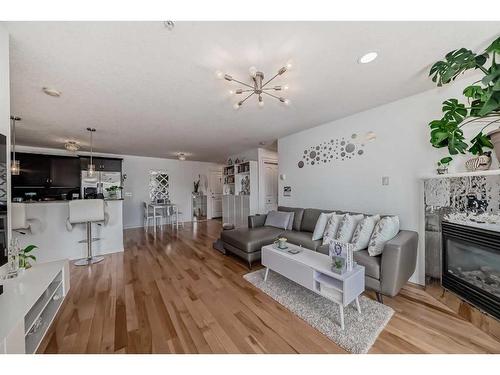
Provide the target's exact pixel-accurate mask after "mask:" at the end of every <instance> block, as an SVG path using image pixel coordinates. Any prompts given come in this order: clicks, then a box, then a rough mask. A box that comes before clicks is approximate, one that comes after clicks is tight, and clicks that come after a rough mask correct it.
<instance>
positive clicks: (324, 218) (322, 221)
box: [312, 212, 335, 241]
mask: <svg viewBox="0 0 500 375" xmlns="http://www.w3.org/2000/svg"><path fill="white" fill-rule="evenodd" d="M333 215H335V212H331V213H324V212H322V213H321V214H320V215H319V218H318V221H317V222H316V226H315V227H314V232H313V235H312V240H313V241H316V240H321V239H322V238H323V233H325V228H326V224H328V220H330V218H331V217H332V216H333Z"/></svg>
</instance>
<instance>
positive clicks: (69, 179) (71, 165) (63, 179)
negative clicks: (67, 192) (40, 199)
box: [12, 153, 80, 188]
mask: <svg viewBox="0 0 500 375" xmlns="http://www.w3.org/2000/svg"><path fill="white" fill-rule="evenodd" d="M16 159H18V160H19V163H20V165H21V173H20V174H19V175H18V176H12V186H13V187H61V188H62V187H64V188H66V187H67V188H74V187H78V186H80V162H79V160H78V158H76V157H67V156H54V155H40V154H25V153H16Z"/></svg>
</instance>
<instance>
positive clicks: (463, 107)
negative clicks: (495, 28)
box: [429, 37, 500, 160]
mask: <svg viewBox="0 0 500 375" xmlns="http://www.w3.org/2000/svg"><path fill="white" fill-rule="evenodd" d="M499 58H500V37H499V38H497V39H496V40H495V41H493V43H491V45H490V46H489V47H488V48H486V50H485V51H483V52H481V53H474V52H472V51H471V50H468V49H466V48H460V49H458V50H455V51H451V52H449V53H448V54H447V55H446V56H445V58H444V60H442V61H438V62H436V63H435V64H434V65H433V66H432V67H431V70H430V72H429V76H430V77H432V81H433V82H436V84H437V85H438V86H442V85H446V84H448V83H450V82H452V81H453V80H455V78H457V77H458V76H459V75H460V74H462V73H464V72H465V71H468V70H476V71H479V72H481V74H482V78H481V79H480V80H478V81H476V82H474V83H473V84H472V85H470V86H467V87H466V88H465V89H464V91H463V96H464V97H463V98H461V99H460V100H459V99H454V98H452V99H448V100H445V101H444V102H443V107H442V112H443V117H442V118H441V119H439V120H433V121H431V122H430V123H429V127H430V129H431V139H430V142H431V144H432V146H433V147H436V148H442V147H447V148H448V151H449V153H450V155H457V154H465V153H466V152H470V153H472V154H474V155H481V154H483V152H484V149H485V148H486V149H488V148H493V144H492V142H491V139H490V137H489V136H488V135H487V134H485V133H484V131H485V129H486V128H487V127H488V126H490V125H492V124H495V123H500V62H497V60H498V59H499ZM471 123H482V124H483V125H484V126H483V127H482V129H481V130H480V131H479V133H477V134H476V135H475V136H474V137H473V138H472V139H471V140H470V141H467V140H466V139H465V137H464V132H463V127H464V126H465V125H467V124H471ZM449 158H450V156H447V157H446V158H443V159H442V160H444V159H446V160H450V159H449Z"/></svg>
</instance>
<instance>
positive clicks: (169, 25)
mask: <svg viewBox="0 0 500 375" xmlns="http://www.w3.org/2000/svg"><path fill="white" fill-rule="evenodd" d="M163 26H165V28H166V29H167V30H169V31H170V30H173V29H174V27H175V23H174V21H163Z"/></svg>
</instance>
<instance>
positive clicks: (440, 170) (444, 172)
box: [436, 167, 448, 174]
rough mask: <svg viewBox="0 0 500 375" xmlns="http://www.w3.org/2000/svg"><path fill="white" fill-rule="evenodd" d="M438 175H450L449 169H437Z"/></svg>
mask: <svg viewBox="0 0 500 375" xmlns="http://www.w3.org/2000/svg"><path fill="white" fill-rule="evenodd" d="M436 171H437V174H446V173H448V167H437V169H436Z"/></svg>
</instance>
